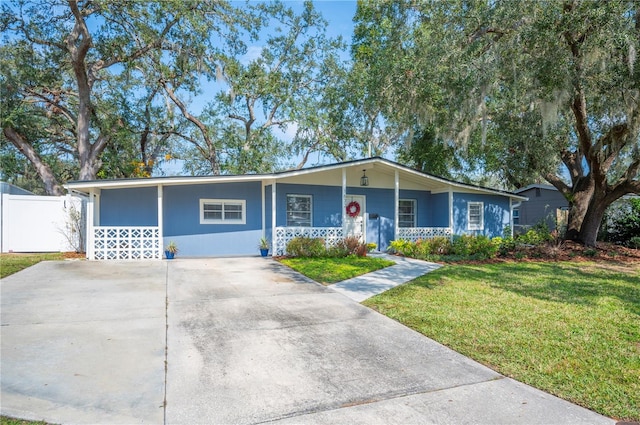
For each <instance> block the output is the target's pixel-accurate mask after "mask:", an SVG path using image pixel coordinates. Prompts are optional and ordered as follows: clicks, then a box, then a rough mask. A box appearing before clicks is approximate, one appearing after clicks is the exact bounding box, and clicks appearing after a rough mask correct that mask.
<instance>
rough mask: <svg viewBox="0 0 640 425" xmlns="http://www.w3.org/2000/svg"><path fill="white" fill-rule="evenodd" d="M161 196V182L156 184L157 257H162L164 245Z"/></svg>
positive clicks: (162, 189) (162, 190)
mask: <svg viewBox="0 0 640 425" xmlns="http://www.w3.org/2000/svg"><path fill="white" fill-rule="evenodd" d="M163 196H164V188H163V187H162V185H161V184H159V185H158V241H159V246H158V251H159V253H160V254H159V257H158V258H159V259H162V249H163V247H164V231H163V229H164V219H163V218H164V212H163V204H164V202H163Z"/></svg>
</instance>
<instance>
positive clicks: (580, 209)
mask: <svg viewBox="0 0 640 425" xmlns="http://www.w3.org/2000/svg"><path fill="white" fill-rule="evenodd" d="M574 187H575V190H574V191H573V193H572V194H571V199H569V217H568V219H567V233H566V234H565V239H569V240H574V241H577V240H580V239H581V238H580V231H581V229H582V225H583V223H584V220H585V217H586V215H587V211H588V210H589V204H590V202H591V198H592V197H593V194H594V182H593V179H591V178H584V179H583V180H581V181H580V182H577V183H576V184H575V186H574Z"/></svg>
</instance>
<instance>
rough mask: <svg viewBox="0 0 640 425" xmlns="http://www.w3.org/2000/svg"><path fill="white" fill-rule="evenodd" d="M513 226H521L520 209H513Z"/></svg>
mask: <svg viewBox="0 0 640 425" xmlns="http://www.w3.org/2000/svg"><path fill="white" fill-rule="evenodd" d="M513 224H520V209H519V208H514V209H513Z"/></svg>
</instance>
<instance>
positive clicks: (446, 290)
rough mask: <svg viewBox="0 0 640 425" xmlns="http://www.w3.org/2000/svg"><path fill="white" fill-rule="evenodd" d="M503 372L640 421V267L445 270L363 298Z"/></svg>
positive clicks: (510, 266) (560, 265) (521, 265)
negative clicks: (369, 297) (367, 298)
mask: <svg viewBox="0 0 640 425" xmlns="http://www.w3.org/2000/svg"><path fill="white" fill-rule="evenodd" d="M364 304H365V305H367V306H370V307H372V308H374V309H376V310H378V311H380V312H381V313H383V314H385V315H387V316H389V317H391V318H393V319H395V320H398V321H399V322H401V323H404V324H405V325H407V326H409V327H411V328H413V329H415V330H417V331H418V332H421V333H422V334H424V335H426V336H428V337H430V338H432V339H434V340H436V341H439V342H441V343H442V344H445V345H447V346H449V347H451V348H452V349H454V350H456V351H458V352H460V353H462V354H464V355H466V356H469V357H471V358H473V359H475V360H477V361H479V362H481V363H483V364H485V365H487V366H489V367H491V368H493V369H495V370H497V371H499V372H500V373H502V374H504V375H506V376H509V377H512V378H515V379H516V380H518V381H521V382H525V383H527V384H529V385H532V386H534V387H537V388H540V389H542V390H544V391H547V392H549V393H552V394H555V395H557V396H559V397H561V398H564V399H566V400H569V401H572V402H574V403H577V404H580V405H582V406H585V407H587V408H589V409H592V410H594V411H597V412H599V413H601V414H603V415H606V416H609V417H613V418H617V419H620V420H631V421H639V420H640V266H638V265H635V266H613V265H604V264H596V263H577V264H576V263H568V262H565V263H501V264H485V265H465V266H462V265H458V266H445V267H443V268H441V269H439V270H437V271H435V272H433V273H429V274H427V275H425V276H422V277H420V278H418V279H416V280H414V281H413V282H412V283H410V284H407V285H404V286H400V287H397V288H394V289H392V290H390V291H387V292H385V293H383V294H380V295H378V296H376V297H374V298H371V299H369V300H367V301H365V302H364Z"/></svg>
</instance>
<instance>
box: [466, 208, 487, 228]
mask: <svg viewBox="0 0 640 425" xmlns="http://www.w3.org/2000/svg"><path fill="white" fill-rule="evenodd" d="M467 223H468V229H469V230H483V229H484V202H469V203H467Z"/></svg>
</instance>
